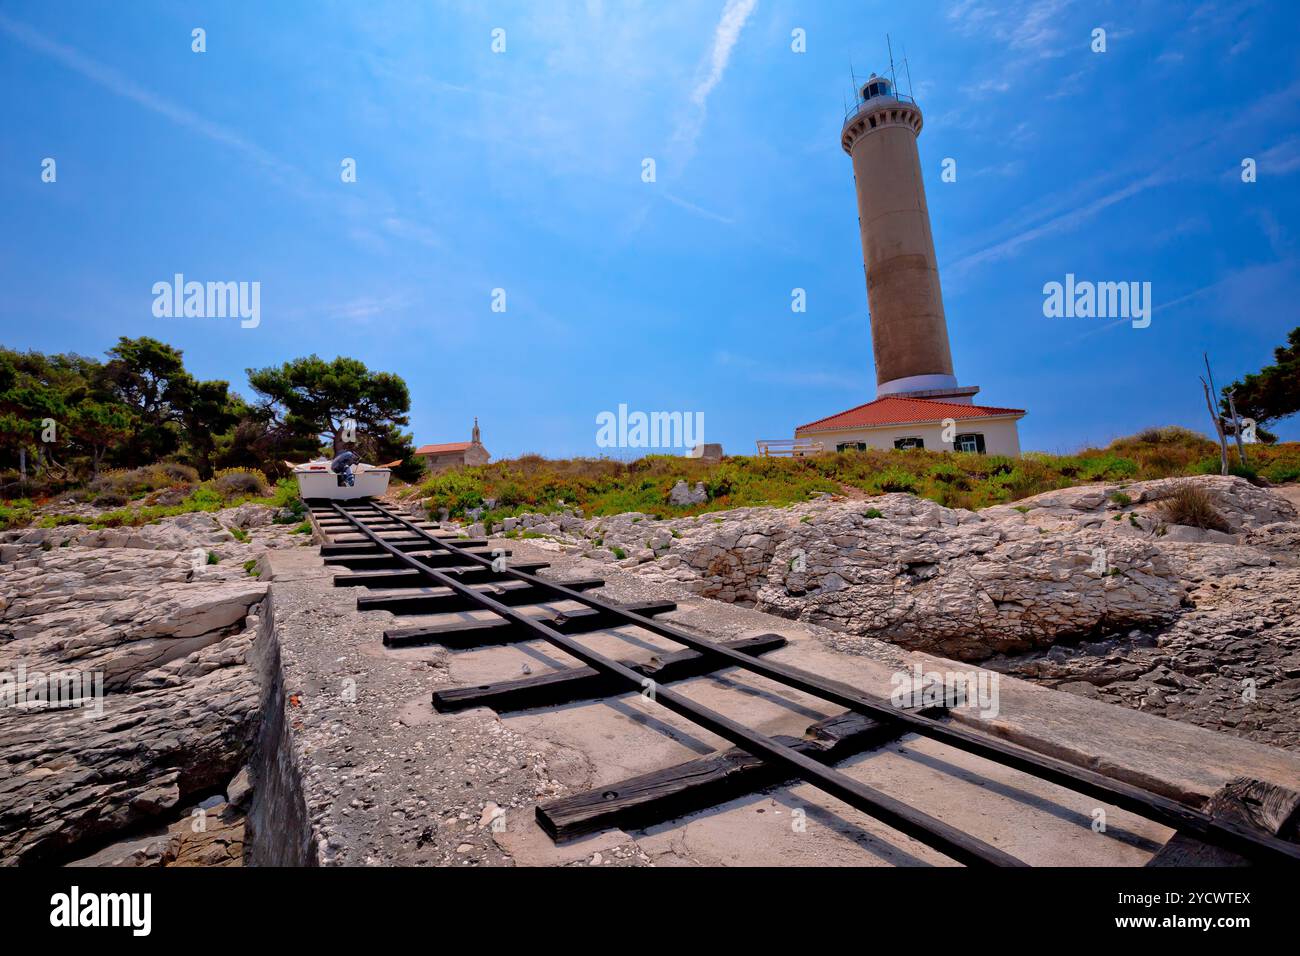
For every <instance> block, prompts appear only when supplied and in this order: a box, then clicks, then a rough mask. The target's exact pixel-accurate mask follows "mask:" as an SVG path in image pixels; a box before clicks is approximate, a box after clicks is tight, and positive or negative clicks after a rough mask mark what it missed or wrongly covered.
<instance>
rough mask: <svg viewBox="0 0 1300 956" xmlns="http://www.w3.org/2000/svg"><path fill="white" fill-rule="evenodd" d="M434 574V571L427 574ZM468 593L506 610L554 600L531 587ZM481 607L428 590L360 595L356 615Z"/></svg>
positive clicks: (584, 586) (585, 585)
mask: <svg viewBox="0 0 1300 956" xmlns="http://www.w3.org/2000/svg"><path fill="white" fill-rule="evenodd" d="M429 573H431V574H437V573H438V572H436V571H430V572H429ZM564 586H565V587H566V588H569V589H570V590H573V591H590V590H591V589H592V588H600V587H604V586H605V582H604V580H602V579H601V578H583V579H582V580H580V581H566V582H565V584H564ZM470 590H472V591H475V592H477V593H479V594H482V595H483V596H484V597H487V598H491V599H492V600H493V601H496V602H497V603H500V604H504V605H505V606H506V607H518V606H520V605H521V604H549V603H553V602H554V601H556V600H557V599H556V598H555V597H553V596H552V595H551V592H550V591H548V590H547V589H546V588H539V587H537V586H536V585H534V584H524V585H520V586H517V587H506V586H504V585H503V586H497V585H493V584H480V585H475V586H473V587H471V588H470ZM482 607H483V605H482V604H481V603H479V602H478V601H477V600H475V599H474V598H472V597H469V596H467V595H465V594H462V593H460V592H457V591H454V590H449V589H446V588H430V589H429V590H427V591H423V592H417V593H414V594H410V593H400V592H399V593H396V594H363V595H361V596H360V597H358V598H357V610H358V611H392V612H393V613H394V614H445V613H447V612H449V611H477V610H481V609H482Z"/></svg>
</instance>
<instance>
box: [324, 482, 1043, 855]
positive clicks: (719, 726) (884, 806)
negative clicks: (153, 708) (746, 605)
mask: <svg viewBox="0 0 1300 956" xmlns="http://www.w3.org/2000/svg"><path fill="white" fill-rule="evenodd" d="M331 506H332V507H333V508H334V509H335V510H336V511H337V512H338V513H339V514H342V515H344V516H345V517H347V519H348V521H349V522H351V523H352V525H353V526H354V527H355V528H357V529H358V530H359V531H360V532H361V533H362V534H364V535H366V536H367V537H368V538H370V540H372V541H373V542H375V544H377V545H379V546H380V547H381V548H383V549H384V550H386V551H388V552H390V553H391V554H394V555H397V556H399V557H401V558H402V560H404V561H406V562H407V563H409V564H410V565H411V567H413V568H415V569H417V570H419V571H421V572H422V573H423V574H424V575H425V576H427V577H428V578H429V579H431V580H433V581H436V582H437V583H438V584H440V585H442V586H443V587H447V588H450V589H452V590H453V591H456V592H457V593H459V594H461V595H464V596H466V597H468V598H470V599H471V600H473V601H474V602H476V603H477V604H479V605H480V606H481V607H483V608H484V609H485V610H489V611H492V612H493V613H495V614H497V615H500V616H501V617H503V618H506V619H507V620H509V621H511V622H513V623H514V624H515V625H516V626H518V627H524V628H527V629H528V630H530V631H532V632H533V633H535V634H536V635H537V636H538V637H540V638H542V639H543V640H546V641H549V642H550V643H551V644H553V645H555V646H556V647H558V648H560V649H561V650H563V651H564V652H565V653H567V654H570V655H572V656H573V657H576V658H577V659H578V660H580V661H582V662H583V663H584V664H586V665H588V666H589V667H592V668H594V669H595V670H597V671H600V672H601V673H604V674H607V675H609V676H611V677H616V678H619V679H621V680H622V681H623V682H624V683H625V684H627V685H628V690H643V691H644V690H647V689H648V690H650V695H649V699H650V700H652V701H654V702H655V703H657V704H661V705H663V706H664V707H666V708H668V709H669V710H671V711H673V712H674V713H676V714H679V715H680V716H682V717H685V718H686V719H688V720H690V721H691V722H693V723H695V724H698V725H699V726H701V727H703V728H705V729H706V730H708V731H710V732H712V733H714V734H717V735H718V736H719V737H722V738H724V739H726V740H729V741H731V742H732V743H733V744H735V745H736V746H738V747H740V748H742V749H744V750H747V751H749V752H750V753H752V754H753V755H754V756H756V757H761V758H763V759H765V760H770V761H772V762H773V763H774V764H777V765H780V766H783V767H785V768H787V769H788V770H790V771H792V772H793V773H794V774H795V775H797V776H798V777H800V778H801V779H803V780H804V781H806V782H807V783H810V784H812V785H813V786H815V787H817V788H818V789H820V790H823V791H825V792H826V793H828V794H830V795H831V796H833V797H837V798H838V799H840V800H843V801H844V802H845V803H847V804H849V806H851V807H854V808H855V809H858V810H861V811H862V812H863V813H866V814H868V815H869V816H872V817H875V818H876V819H877V820H880V821H881V822H882V823H884V824H886V825H888V826H890V827H892V828H893V829H895V830H898V831H899V832H900V833H904V834H906V835H908V836H910V837H912V838H913V839H915V840H917V841H919V842H921V843H924V844H925V845H926V846H929V847H932V848H933V849H936V850H938V851H939V852H940V853H943V854H944V855H945V856H949V857H951V858H952V859H954V860H957V861H958V862H960V863H965V864H967V865H968V866H973V865H992V866H1025V865H1026V864H1025V863H1024V862H1022V861H1021V860H1018V859H1016V858H1015V857H1014V856H1011V855H1010V854H1009V853H1006V852H1005V851H1003V850H999V849H998V848H997V847H995V846H992V845H991V844H988V843H985V842H984V841H983V840H980V839H979V838H978V837H974V836H971V835H970V834H969V833H966V832H964V831H962V830H958V829H957V828H956V827H953V826H950V825H949V824H947V823H944V822H943V821H942V820H939V819H936V818H935V817H932V816H930V815H929V814H927V813H923V812H922V811H920V810H917V809H915V808H914V807H911V806H909V805H907V804H906V803H903V802H902V801H900V800H897V799H895V798H893V797H891V796H888V795H887V794H884V793H881V792H880V791H879V790H876V789H874V788H873V787H869V786H867V785H866V784H863V783H860V782H858V781H857V780H854V779H853V778H852V777H849V776H847V775H845V774H843V773H841V772H840V771H838V770H835V769H833V768H831V767H828V766H826V765H824V764H821V763H818V762H817V761H815V760H813V759H812V758H811V757H808V756H807V755H806V754H802V753H800V752H799V751H797V750H795V749H794V748H792V747H787V746H786V745H784V744H781V743H778V742H777V741H775V740H773V739H772V738H770V737H767V736H765V735H763V734H760V733H756V732H755V731H753V730H751V729H750V728H748V727H745V726H744V725H742V724H739V723H737V722H736V721H734V720H732V719H731V718H730V717H727V716H725V715H723V714H720V713H718V712H717V711H715V710H711V709H710V708H708V707H705V706H703V705H701V704H697V703H696V702H694V701H692V700H690V699H689V698H687V697H684V696H682V695H681V694H679V693H677V692H676V691H673V690H670V689H668V688H666V687H660V686H658V685H657V684H655V682H654V681H652V680H650V679H649V678H646V677H645V676H643V675H641V674H638V673H637V672H636V671H634V670H632V669H631V668H629V667H626V666H624V665H622V664H620V663H619V662H617V661H615V660H611V659H610V658H608V657H605V656H604V655H602V654H598V653H596V652H595V651H592V650H590V649H589V648H587V647H585V646H583V645H582V644H580V643H579V642H577V641H575V640H573V639H572V638H570V637H567V636H566V635H564V634H561V633H560V632H559V631H556V630H554V629H552V628H550V627H548V626H547V625H546V624H545V623H544V622H543V621H540V620H538V619H536V618H532V617H528V616H526V615H524V614H521V613H519V612H518V611H515V610H514V609H512V608H510V607H508V606H506V605H505V604H502V603H500V602H499V601H495V600H493V599H492V598H490V597H488V596H487V595H486V594H484V593H483V592H481V591H475V590H472V589H471V588H469V587H468V586H466V585H464V584H462V583H461V582H460V581H457V580H456V579H455V576H454V575H451V574H447V573H445V572H443V571H440V570H436V569H434V568H430V567H427V566H425V565H422V564H420V563H419V562H418V560H416V559H415V558H413V557H411V556H410V555H408V554H406V553H405V552H402V551H398V550H397V549H396V548H394V547H393V546H392V545H390V544H389V543H388V542H387V541H385V540H384V539H383V538H382V537H380V536H379V535H378V534H376V533H375V532H374V531H372V530H371V529H370V528H369V527H367V526H366V525H365V523H364V522H361V521H359V520H357V519H356V518H354V517H353V516H352V515H351V514H349V512H348V510H347V509H344V508H341V507H339V505H338V503H337V502H331ZM375 507H376V508H377V507H378V506H375ZM380 510H382V509H380Z"/></svg>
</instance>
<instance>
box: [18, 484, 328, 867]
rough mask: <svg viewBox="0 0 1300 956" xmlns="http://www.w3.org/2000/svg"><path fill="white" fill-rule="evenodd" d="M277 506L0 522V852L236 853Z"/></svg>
mask: <svg viewBox="0 0 1300 956" xmlns="http://www.w3.org/2000/svg"><path fill="white" fill-rule="evenodd" d="M273 517H274V515H273V512H272V510H271V509H269V508H264V507H261V506H254V505H246V506H243V507H241V508H237V509H229V510H226V511H221V512H217V513H215V514H207V513H197V514H186V515H181V516H179V517H176V518H169V519H166V520H165V521H163V522H160V523H159V524H156V525H146V526H144V527H140V528H111V529H104V530H98V531H92V530H89V529H87V528H86V527H84V526H80V525H67V526H64V527H60V528H51V529H40V528H35V529H29V530H25V531H10V532H5V533H4V534H3V535H0V695H3V696H4V698H5V699H4V701H3V703H4V705H5V706H3V707H0V863H5V864H15V863H36V862H43V863H70V862H76V861H78V860H79V859H83V858H88V860H87V861H88V862H94V863H98V864H106V863H134V864H139V863H145V864H148V863H153V864H163V865H173V864H185V863H203V864H207V865H212V864H231V863H237V862H238V861H239V860H240V858H241V856H242V840H243V836H242V811H241V807H242V805H243V803H244V801H245V799H246V796H247V793H246V790H247V782H246V781H247V778H246V776H245V777H242V778H241V777H240V776H239V774H240V770H241V768H242V767H243V766H244V763H245V761H246V760H247V757H248V753H249V747H250V744H251V742H252V739H253V734H254V730H255V727H256V721H257V717H258V714H257V707H258V684H257V680H256V677H255V674H254V671H253V668H252V666H251V664H250V663H249V659H248V654H249V651H250V648H251V646H252V641H253V636H254V634H255V633H256V627H257V623H258V610H259V605H260V603H261V601H262V600H263V598H264V597H265V595H266V585H265V584H264V583H263V582H261V581H260V580H259V579H258V569H257V567H256V564H255V562H256V561H257V560H258V559H259V557H260V556H261V555H262V554H264V553H265V552H266V550H267V549H268V548H292V547H300V546H303V545H306V544H308V543H309V541H308V539H307V537H306V536H304V535H295V534H292V533H291V528H292V527H293V525H287V524H275V523H272V522H273ZM249 562H252V563H253V564H251V565H250V566H249V567H246V566H245V565H246V563H249ZM53 675H59V677H58V678H57V679H54V678H53ZM51 698H54V700H53V701H52V700H51ZM70 698H71V700H70ZM70 702H71V703H74V704H75V706H67V705H68V704H69V703H70Z"/></svg>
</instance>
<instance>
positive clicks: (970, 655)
mask: <svg viewBox="0 0 1300 956" xmlns="http://www.w3.org/2000/svg"><path fill="white" fill-rule="evenodd" d="M1183 481H1191V482H1192V483H1194V484H1196V485H1198V486H1200V487H1201V488H1203V489H1205V490H1206V492H1207V493H1208V494H1209V496H1210V497H1211V499H1212V500H1213V502H1214V504H1215V506H1216V508H1217V509H1218V511H1219V512H1220V513H1221V514H1222V516H1223V517H1224V518H1225V519H1226V521H1227V523H1228V525H1229V530H1228V531H1226V532H1221V531H1211V530H1202V529H1199V528H1193V527H1187V526H1182V525H1175V524H1170V523H1169V522H1168V521H1166V520H1165V519H1164V518H1163V516H1162V514H1161V512H1160V508H1159V504H1158V502H1159V501H1160V500H1161V499H1162V498H1164V497H1165V496H1166V495H1167V494H1168V493H1169V492H1170V491H1171V490H1172V489H1174V488H1175V487H1176V486H1177V485H1178V484H1179V483H1181V482H1183ZM677 491H678V493H680V494H681V495H689V494H694V493H697V490H696V489H691V488H689V487H686V486H685V485H683V486H682V487H681V488H679V489H677ZM483 530H485V529H483V527H482V526H481V525H479V526H476V527H474V528H471V529H470V533H471V534H473V533H481V532H482V531H483ZM492 530H493V531H504V532H505V533H506V534H514V535H519V536H523V537H528V538H536V539H538V540H539V542H540V543H541V544H542V545H543V546H549V547H552V548H555V549H557V550H562V551H565V552H568V553H582V554H584V555H586V556H587V557H590V558H593V559H595V560H600V561H605V562H609V563H616V564H618V565H620V566H622V567H625V568H628V569H631V570H633V571H634V573H637V574H639V575H644V576H645V577H646V578H648V579H650V580H652V581H665V582H668V581H675V582H679V583H681V584H684V585H685V586H687V587H688V588H690V589H691V590H693V591H695V592H696V593H699V594H701V595H704V596H707V597H712V598H715V599H717V600H720V601H727V602H734V603H738V604H743V605H745V606H752V607H756V608H757V609H759V610H762V611H768V612H770V613H774V614H779V615H781V616H784V617H789V618H794V619H797V620H802V621H807V622H809V623H814V624H819V625H823V626H825V627H829V628H832V629H834V630H835V631H837V632H839V633H841V634H843V635H845V639H844V641H843V642H842V644H843V646H844V647H845V648H846V649H852V644H853V638H854V637H858V638H878V639H881V640H886V641H890V642H892V643H894V644H898V645H900V646H902V647H905V648H908V649H910V650H920V651H926V652H929V653H933V654H937V655H941V656H944V657H950V658H956V659H960V660H970V661H982V662H985V663H986V664H987V666H990V667H993V668H995V669H999V670H1004V671H1006V672H1007V673H1013V674H1016V675H1017V676H1022V677H1026V678H1029V679H1033V680H1038V681H1041V682H1044V683H1048V684H1051V685H1053V686H1059V687H1060V688H1061V689H1063V690H1066V691H1070V692H1073V693H1081V694H1087V695H1089V696H1098V697H1102V698H1105V699H1108V700H1113V701H1115V702H1116V703H1121V704H1124V705H1126V706H1131V707H1136V708H1140V709H1149V710H1151V711H1153V712H1155V713H1159V714H1163V715H1165V716H1169V717H1173V718H1176V719H1180V720H1187V721H1190V722H1193V723H1197V724H1201V725H1202V726H1207V727H1212V728H1215V729H1220V730H1223V731H1226V732H1229V733H1235V734H1239V735H1241V736H1245V737H1249V738H1250V739H1253V740H1258V741H1261V742H1264V743H1270V744H1275V745H1278V746H1285V747H1291V748H1300V590H1297V587H1296V585H1297V584H1300V517H1298V516H1297V512H1296V509H1295V507H1294V506H1293V505H1292V504H1291V503H1290V501H1289V500H1288V496H1287V494H1285V493H1278V492H1275V491H1272V490H1269V489H1263V488H1258V487H1255V486H1253V485H1251V484H1250V483H1248V482H1246V481H1244V480H1242V479H1240V478H1231V477H1226V478H1225V477H1219V476H1204V477H1198V478H1194V479H1165V480H1160V481H1146V482H1127V483H1117V484H1109V485H1090V486H1084V487H1078V488H1069V489H1064V490H1061V491H1054V492H1049V493H1046V494H1042V495H1038V496H1036V497H1033V498H1027V499H1024V500H1022V501H1019V502H1016V503H1015V504H1014V505H1003V506H998V507H994V508H988V509H985V510H984V511H981V512H978V513H973V512H969V511H961V510H953V509H948V508H944V507H941V506H940V505H937V504H935V503H933V502H930V501H926V500H923V499H918V498H916V497H913V496H911V495H904V494H892V495H883V496H880V497H877V498H871V499H867V500H845V499H833V498H829V497H826V498H823V499H822V500H818V501H813V502H809V503H808V504H806V505H796V506H792V507H789V508H747V509H739V510H736V511H729V512H716V513H712V514H705V515H702V516H699V517H695V518H687V519H677V520H670V521H655V520H654V519H653V518H652V517H651V516H649V515H642V514H625V515H617V516H614V517H608V518H596V519H583V518H582V517H581V516H580V515H578V514H576V513H575V512H573V511H572V510H571V511H569V512H568V513H564V514H560V515H531V514H530V515H522V516H520V517H519V518H517V519H508V521H507V524H506V526H505V527H504V528H494V529H492Z"/></svg>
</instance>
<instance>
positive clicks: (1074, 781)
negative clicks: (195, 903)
mask: <svg viewBox="0 0 1300 956" xmlns="http://www.w3.org/2000/svg"><path fill="white" fill-rule="evenodd" d="M335 507H336V508H337V505H335ZM366 507H369V508H371V509H373V510H375V511H377V512H379V513H380V514H383V515H384V516H386V517H388V518H391V519H393V520H395V521H397V522H398V523H399V524H402V525H404V526H405V527H407V528H408V529H410V530H412V531H414V532H416V533H417V534H421V535H423V536H424V537H426V538H428V539H429V540H430V541H433V542H435V543H436V545H437V546H438V547H442V548H446V549H448V550H451V551H454V552H456V553H458V554H461V555H463V556H465V557H468V558H470V559H471V560H472V561H475V562H477V563H480V564H490V563H491V561H490V559H488V558H485V557H482V556H480V555H473V554H468V553H466V552H465V549H463V548H460V547H458V546H456V545H454V544H451V543H450V542H449V541H447V540H445V539H442V538H438V537H436V536H434V535H432V534H428V533H427V532H426V531H425V530H424V529H422V528H419V527H417V526H416V525H414V524H412V523H411V522H409V521H407V520H406V519H405V518H403V517H402V516H401V515H399V514H397V513H396V512H393V511H390V510H388V509H387V508H384V507H382V506H380V505H378V504H375V503H374V502H366ZM340 510H341V509H340ZM505 573H506V574H508V575H510V576H511V577H514V578H517V579H519V580H522V581H527V582H529V583H531V584H535V585H538V586H539V587H542V588H544V589H546V590H549V591H551V592H552V593H554V594H557V595H559V596H562V597H564V598H567V599H569V600H572V601H577V602H579V603H581V604H585V605H587V606H588V607H593V608H598V609H600V610H603V611H606V612H608V613H610V614H614V615H616V616H618V617H620V618H622V619H623V620H624V621H626V623H627V624H635V625H636V626H638V627H642V628H644V629H646V630H648V631H650V632H652V633H654V634H658V635H659V636H661V637H666V638H668V639H670V640H674V641H677V642H679V643H681V644H684V645H685V646H687V647H690V648H692V649H693V650H697V651H703V652H707V653H713V654H718V655H720V656H722V657H725V658H727V659H728V661H730V662H731V663H732V664H734V665H735V666H736V667H741V668H744V669H745V670H748V671H750V672H752V673H755V674H760V675H762V676H764V677H767V678H769V679H771V680H774V681H776V682H777V683H781V684H784V685H786V686H788V687H793V688H795V689H796V690H801V691H803V692H805V693H807V694H811V695H813V696H815V697H820V698H822V699H823V700H827V701H830V702H832V703H836V704H839V705H840V706H842V707H847V708H849V709H850V710H854V711H857V712H858V713H862V714H866V715H868V716H870V717H874V718H876V719H878V720H893V721H898V722H901V723H903V724H905V725H906V726H907V727H908V729H910V730H911V731H913V732H915V733H918V734H921V735H922V736H925V737H929V738H931V739H933V740H937V741H939V742H941V743H944V744H947V745H949V746H951V747H955V748H957V749H959V750H964V751H966V752H967V753H972V754H975V755H976V756H978V757H983V758H985V759H987V760H991V761H993V762H995V763H999V764H1002V765H1003V766H1006V767H1011V768H1012V769H1015V770H1020V771H1022V772H1024V773H1028V774H1031V775H1033V776H1036V777H1039V778H1040V779H1043V780H1047V781H1049V782H1051V783H1055V784H1058V785H1060V786H1062V787H1065V788H1067V789H1070V790H1075V791H1077V792H1079V793H1084V794H1087V795H1088V796H1092V797H1096V798H1098V799H1102V800H1105V801H1106V802H1108V803H1110V804H1112V805H1114V806H1116V807H1119V808H1121V809H1124V810H1128V811H1130V812H1132V813H1135V814H1137V815H1138V816H1142V817H1146V818H1147V819H1149V820H1153V821H1155V822H1157V823H1160V824H1163V825H1164V826H1167V827H1169V828H1170V829H1173V830H1181V831H1183V832H1185V833H1189V834H1191V835H1193V836H1196V837H1197V838H1199V839H1201V840H1203V841H1205V842H1206V843H1212V844H1214V845H1216V846H1221V847H1224V848H1226V849H1229V850H1232V851H1233V852H1236V853H1239V854H1241V855H1243V856H1247V857H1256V858H1257V857H1261V856H1262V857H1263V858H1264V859H1265V860H1268V861H1271V862H1285V863H1291V864H1296V863H1300V845H1297V844H1295V843H1291V842H1289V841H1287V840H1283V839H1280V838H1278V837H1275V836H1272V835H1271V834H1267V833H1262V832H1260V831H1258V830H1253V829H1251V828H1249V827H1247V826H1242V825H1240V824H1237V823H1233V822H1231V821H1227V820H1219V819H1215V818H1213V817H1211V816H1209V815H1208V814H1205V813H1202V812H1201V811H1199V810H1196V809H1194V808H1192V807H1189V806H1187V805H1186V804H1184V803H1179V802H1178V801H1176V800H1172V799H1169V798H1168V797H1163V796H1161V795H1160V794H1157V793H1152V792H1151V791H1149V790H1144V789H1143V788H1141V787H1137V786H1134V785H1131V784H1128V783H1124V782H1123V781H1120V780H1115V779H1114V778H1111V777H1106V776H1103V775H1102V774H1099V773H1096V772H1094V771H1091V770H1087V769H1085V768H1083V767H1079V766H1077V765H1075V764H1071V763H1066V762H1065V761H1063V760H1057V759H1056V758H1054V757H1047V756H1044V755H1043V754H1039V753H1036V752H1034V751H1032V750H1028V749H1026V748H1023V747H1019V746H1017V745H1015V744H1009V743H1006V742H1004V741H1000V740H994V739H992V738H990V737H986V736H984V735H982V734H978V733H976V732H974V731H971V730H966V729H965V728H962V727H954V726H952V725H951V724H946V723H942V722H941V721H940V720H938V719H936V718H933V717H925V716H921V715H920V714H917V713H914V712H911V711H907V710H901V709H899V708H897V707H894V706H892V705H891V704H889V703H887V702H886V701H885V700H884V699H883V698H879V697H875V696H873V695H870V694H866V693H864V692H862V691H860V690H858V689H856V688H854V687H851V686H850V685H848V684H844V683H841V682H840V681H836V680H830V679H828V678H824V677H819V676H818V675H816V674H811V673H809V672H808V671H804V670H801V669H800V668H797V667H792V666H790V665H788V664H778V663H776V662H775V661H768V660H763V659H761V658H756V657H749V656H748V655H745V654H742V653H740V652H738V651H733V650H732V649H730V648H727V647H724V646H723V645H721V644H717V643H715V642H713V641H710V640H708V639H706V638H701V637H698V636H696V635H694V634H691V633H689V632H687V631H684V630H681V629H680V628H677V627H674V626H673V625H671V624H668V623H667V622H664V621H656V620H654V619H652V618H648V617H644V616H643V615H640V614H637V613H636V612H634V611H626V610H624V609H622V608H619V607H618V606H617V605H615V604H610V603H609V602H606V601H602V600H601V599H600V598H597V597H594V596H592V595H586V594H582V593H580V592H578V591H573V590H570V589H569V588H566V587H564V585H562V584H559V583H557V582H555V581H548V580H546V579H545V578H540V577H538V576H536V575H534V574H528V573H526V572H522V571H514V570H512V569H510V568H507V569H506V571H505Z"/></svg>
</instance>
